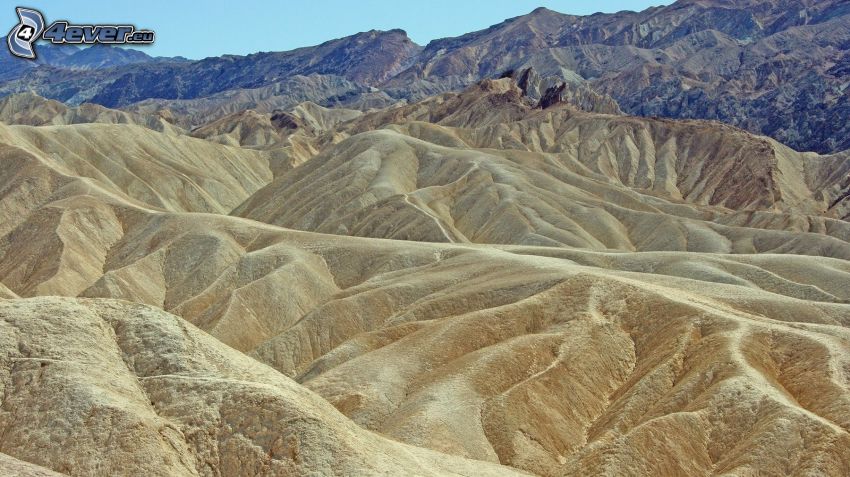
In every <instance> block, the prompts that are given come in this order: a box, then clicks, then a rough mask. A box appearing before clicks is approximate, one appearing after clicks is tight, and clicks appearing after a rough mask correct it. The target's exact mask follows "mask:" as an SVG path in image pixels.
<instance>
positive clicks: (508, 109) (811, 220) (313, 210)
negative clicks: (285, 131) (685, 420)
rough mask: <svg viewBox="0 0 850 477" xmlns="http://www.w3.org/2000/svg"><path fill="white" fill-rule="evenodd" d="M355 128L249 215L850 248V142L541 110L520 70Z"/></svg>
mask: <svg viewBox="0 0 850 477" xmlns="http://www.w3.org/2000/svg"><path fill="white" fill-rule="evenodd" d="M423 121H427V122H423ZM380 127H383V128H384V129H380V130H375V129H376V128H380ZM340 128H341V129H340V130H341V131H342V132H345V133H346V134H353V136H351V137H350V138H348V139H346V140H344V141H342V142H340V143H338V144H336V145H333V146H328V147H327V148H326V150H324V151H323V152H322V153H321V154H319V155H318V156H317V157H316V158H315V159H313V160H311V161H309V162H307V163H306V164H304V165H303V166H302V167H298V168H296V169H294V170H291V171H288V172H286V173H284V174H283V175H281V176H280V177H278V178H276V179H275V180H274V181H273V182H272V183H270V184H269V185H267V186H266V187H264V188H263V189H261V190H260V191H258V192H257V193H256V194H254V196H252V197H251V198H250V199H249V200H248V201H246V202H245V203H244V204H242V205H241V206H240V207H238V208H237V209H236V210H235V211H234V214H236V215H240V216H244V217H248V218H252V219H256V220H260V221H263V222H267V223H272V224H276V225H281V226H285V227H292V228H298V229H302V230H312V231H319V232H325V233H338V234H343V235H360V236H368V237H382V238H397V239H407V240H427V241H456V242H475V243H502V244H527V245H557V246H561V245H567V246H577V247H588V248H595V249H618V250H639V251H643V250H682V251H686V250H687V251H702V252H721V253H728V252H734V253H742V252H743V253H753V252H765V251H775V252H782V251H785V252H792V253H805V254H814V255H828V256H835V257H841V258H848V257H850V255H848V240H850V225H848V223H847V222H846V221H843V220H840V219H842V218H844V217H846V212H847V210H846V208H847V206H848V202H847V198H846V197H844V198H842V193H843V191H844V190H845V189H847V188H848V187H850V183H847V177H848V173H850V156H847V155H846V154H843V155H834V156H823V157H821V156H817V155H814V154H801V153H797V152H794V151H792V150H790V149H788V148H786V147H784V146H782V145H780V144H778V143H776V142H774V141H771V140H768V139H766V138H761V137H756V136H752V135H750V134H748V133H745V132H743V131H741V130H737V129H734V128H730V127H728V126H723V125H719V124H716V123H707V122H675V121H666V120H652V119H644V118H633V117H623V116H612V115H600V114H594V113H585V112H581V111H576V110H575V109H573V108H571V107H570V106H569V105H557V106H555V107H551V108H547V109H544V110H540V109H534V108H533V107H532V106H530V105H529V104H528V103H527V102H526V101H525V99H524V98H523V97H522V93H521V91H520V90H519V89H518V88H516V86H515V85H513V83H512V82H511V81H510V80H509V79H503V80H499V81H486V82H484V83H482V84H481V85H478V86H475V87H473V88H471V89H470V90H468V91H466V92H465V93H463V94H459V95H458V94H448V95H443V96H439V97H436V98H431V99H428V100H425V101H423V102H421V103H417V104H414V105H410V106H405V107H401V108H392V109H388V110H384V111H379V112H376V113H370V114H366V115H364V116H362V117H361V118H357V119H354V120H352V121H350V122H348V123H344V124H343V125H341V126H340ZM329 198H331V199H330V200H329ZM792 232H793V233H792ZM796 232H802V233H803V234H799V233H796Z"/></svg>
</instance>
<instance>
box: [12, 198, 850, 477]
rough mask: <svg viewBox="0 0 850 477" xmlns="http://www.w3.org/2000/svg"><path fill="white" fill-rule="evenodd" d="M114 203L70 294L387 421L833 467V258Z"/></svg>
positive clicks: (557, 463) (641, 457) (844, 322)
mask: <svg viewBox="0 0 850 477" xmlns="http://www.w3.org/2000/svg"><path fill="white" fill-rule="evenodd" d="M60 206H61V207H64V208H67V209H69V210H68V212H66V216H67V215H72V212H71V210H73V209H75V208H85V207H90V205H87V204H86V203H85V202H82V203H77V202H76V201H65V202H64V203H63V204H61V205H60V204H55V205H53V206H51V207H60ZM114 210H115V213H116V215H119V216H120V217H121V220H120V222H121V223H122V224H125V227H127V233H125V234H124V235H123V236H121V237H120V239H118V240H117V241H116V242H114V243H113V244H111V245H110V246H106V247H105V248H104V250H105V256H106V257H107V258H106V261H105V262H104V263H103V265H102V268H103V271H104V274H103V276H102V277H101V278H100V279H98V280H96V281H95V282H94V283H93V284H92V285H91V286H90V287H89V288H88V289H87V290H85V291H83V292H82V295H84V296H89V297H120V298H124V299H129V300H132V301H137V302H144V303H149V304H152V305H156V306H159V307H163V308H166V309H169V310H172V311H173V312H175V313H177V314H179V315H181V316H183V317H184V318H186V319H188V320H189V321H191V322H193V323H195V324H197V325H198V326H200V327H201V328H202V329H205V330H208V331H209V332H210V333H211V334H212V335H213V336H215V337H217V338H219V339H220V340H222V341H224V342H225V343H228V344H230V345H232V346H234V347H236V348H237V349H240V350H243V351H246V352H251V353H252V354H253V355H254V356H256V357H257V358H259V359H260V360H262V361H265V362H267V363H269V364H271V365H272V366H273V367H275V368H276V369H278V370H280V371H282V372H284V373H285V374H287V375H290V376H292V377H296V378H297V379H298V380H299V381H300V382H302V383H304V384H305V385H307V386H308V387H309V388H311V389H313V390H314V391H315V392H318V393H319V394H320V395H322V396H324V397H325V398H326V399H328V400H330V401H331V402H332V403H333V404H334V405H335V406H336V407H337V408H338V409H339V410H341V411H342V412H343V413H344V414H346V415H348V416H349V417H350V418H352V419H353V420H354V421H355V422H356V423H358V424H360V425H361V426H363V427H365V428H367V429H374V430H377V431H379V432H381V433H382V434H384V435H387V436H390V437H391V438H393V439H396V440H400V441H402V442H407V443H411V444H414V445H417V446H423V447H427V448H431V449H434V450H439V451H442V452H447V453H450V454H454V455H459V456H467V457H471V458H475V459H480V460H485V461H490V462H502V463H505V464H510V465H513V466H515V467H518V468H520V469H524V470H528V471H531V472H534V473H538V474H540V475H558V474H562V473H566V474H570V475H575V474H578V473H580V472H587V471H588V470H590V471H592V472H599V473H602V472H605V471H606V470H611V469H618V468H619V469H622V468H626V467H628V468H639V469H643V470H642V471H639V473H641V474H644V475H652V474H658V473H665V472H687V473H703V472H708V471H709V470H711V469H714V470H715V471H718V472H722V471H729V472H747V471H755V469H759V470H763V469H768V470H769V469H774V470H775V469H778V468H779V467H772V466H785V465H787V466H789V468H793V469H795V470H797V471H799V472H801V473H804V472H806V471H811V472H816V473H823V474H827V475H841V473H842V472H845V471H846V470H847V469H848V463H847V462H845V461H844V460H843V459H844V457H843V456H845V455H846V454H847V453H846V450H847V449H848V448H850V434H848V433H847V429H848V427H850V424H848V423H847V422H844V421H845V418H846V416H847V415H850V414H848V409H847V406H848V405H850V403H848V402H846V399H845V398H846V395H847V394H848V389H847V385H846V382H847V381H846V379H847V377H846V376H845V373H844V372H843V371H842V370H843V369H844V368H845V367H846V366H847V365H848V363H846V362H845V361H846V360H847V359H848V356H849V355H850V348H848V346H850V336H847V333H846V331H845V329H846V327H847V326H848V324H850V308H848V305H847V302H848V301H850V295H848V294H847V290H850V267H848V265H847V261H843V260H831V259H824V258H816V257H793V256H784V257H780V256H770V255H765V256H751V255H743V256H717V255H700V254H677V253H667V254H638V255H632V254H599V253H593V252H584V251H563V252H562V251H560V250H559V249H554V248H523V249H519V248H509V249H506V250H500V249H497V248H493V247H481V246H469V245H451V244H450V245H441V244H416V243H409V242H393V241H379V240H375V239H356V238H350V237H335V236H321V235H316V234H311V233H303V232H288V231H284V230H281V229H277V228H274V227H271V226H267V225H261V224H258V223H256V222H250V221H244V220H241V219H234V218H227V217H219V216H213V215H197V214H181V215H174V214H163V213H157V214H152V213H149V212H145V211H138V210H136V211H130V210H129V209H127V210H125V212H121V211H120V210H118V209H114ZM67 223H68V222H67V221H66V222H64V224H67ZM64 224H59V225H58V226H57V225H56V224H51V223H46V222H45V223H41V226H42V227H44V229H42V230H40V231H39V233H38V235H43V232H44V231H47V230H49V228H50V227H56V228H57V231H58V230H61V228H62V227H66V226H68V225H64ZM32 226H33V225H28V227H32ZM85 227H88V228H85ZM73 228H77V229H79V230H80V231H81V232H82V233H83V234H86V235H89V234H97V233H99V231H100V230H102V227H101V226H97V225H94V223H93V222H91V221H86V222H78V223H75V224H74V225H73ZM23 244H27V245H26V246H25V247H24V246H23ZM10 247H11V248H10ZM2 249H3V250H4V252H5V254H6V256H7V257H8V251H10V250H15V251H16V252H17V253H18V254H19V255H18V257H21V256H30V255H31V253H32V252H30V250H32V251H39V250H40V251H44V250H47V248H46V247H44V246H42V245H40V244H39V243H37V242H34V241H31V242H30V241H27V242H24V241H20V240H19V241H15V242H12V243H10V242H5V243H4V244H3V245H2ZM547 255H550V256H547ZM16 261H17V262H18V263H20V264H21V266H22V267H27V263H26V262H21V259H20V258H17V259H16ZM30 263H31V262H30ZM77 265H78V263H74V262H73V261H70V260H66V261H62V262H61V263H60V266H59V267H58V269H57V270H56V275H54V276H53V279H52V280H48V281H45V282H42V283H41V286H34V285H35V283H33V282H30V283H24V282H21V281H19V280H21V278H18V277H10V276H8V275H7V276H3V277H2V280H3V282H4V283H6V284H7V285H8V286H9V287H10V288H12V289H18V290H35V289H38V290H39V293H44V294H55V293H65V292H64V291H63V289H62V287H63V286H64V284H65V283H67V281H68V278H67V277H69V276H73V274H75V273H77V271H76V267H77ZM620 270H626V271H620ZM629 270H632V271H629ZM27 279H28V280H33V281H38V280H41V278H39V277H28V278H24V280H27ZM10 303H15V302H14V301H12V302H10ZM22 335H23V336H28V334H26V333H22ZM159 336H160V334H159V333H156V334H152V335H151V339H152V340H155V341H154V342H160V340H161V338H159ZM154 337H157V338H154ZM154 342H149V341H145V343H149V344H148V345H146V346H151V345H153V344H154ZM206 346H208V345H205V347H206ZM601 350H604V352H601ZM152 354H153V355H159V354H161V352H159V351H155V348H154V351H153V352H152ZM183 359H184V358H181V357H179V356H178V357H176V358H175V360H176V361H177V362H182V360H183ZM230 360H231V359H230V358H228V359H227V361H230ZM217 362H218V360H217ZM802 370H807V371H802ZM240 373H241V371H240ZM157 374H159V373H157ZM241 379H244V378H241ZM217 386H218V385H217ZM578 390H580V392H579V391H578ZM199 392H201V391H199ZM202 392H204V393H209V391H206V390H205V391H202ZM174 394H177V395H178V396H180V397H175V399H179V400H180V401H182V400H184V399H186V397H185V396H182V395H180V393H178V392H177V391H174ZM240 402H242V403H243V404H242V405H241V408H242V409H244V412H245V413H249V414H250V413H256V412H259V410H258V409H254V408H252V407H251V406H252V405H251V404H245V402H248V403H250V402H251V401H250V400H249V401H242V400H240ZM84 407H85V406H84ZM264 408H265V407H264ZM323 426H324V425H323ZM323 428H324V427H323ZM332 428H333V427H332ZM296 432H299V431H296ZM305 432H306V431H305ZM658 435H666V436H669V440H668V441H664V442H663V445H661V446H659V443H658V441H657V438H654V437H651V436H658ZM797 435H802V436H803V438H802V440H800V441H797V440H795V439H796V438H792V436H797ZM684 443H687V446H683V444H684ZM649 448H652V449H653V450H652V452H648V451H647V449H649ZM0 450H3V451H6V452H7V453H8V452H11V451H10V450H6V449H0ZM18 452H22V451H21V450H20V449H19V450H18ZM81 452H82V450H81ZM12 455H14V456H21V454H17V453H13V454H12ZM602 455H613V456H615V457H613V458H604V459H603V458H601V456H602ZM23 457H26V458H31V457H30V456H28V455H25V456H23Z"/></svg>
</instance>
